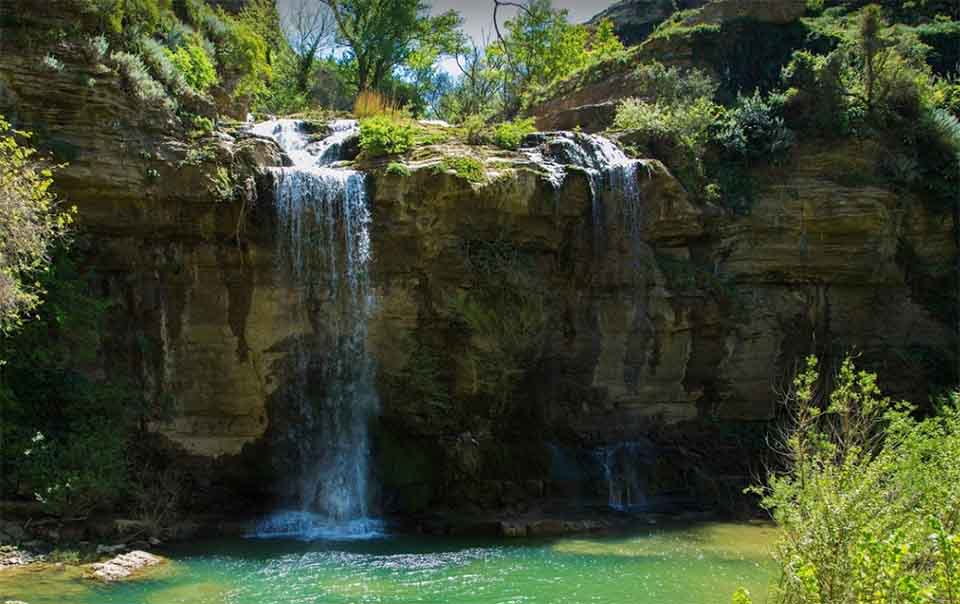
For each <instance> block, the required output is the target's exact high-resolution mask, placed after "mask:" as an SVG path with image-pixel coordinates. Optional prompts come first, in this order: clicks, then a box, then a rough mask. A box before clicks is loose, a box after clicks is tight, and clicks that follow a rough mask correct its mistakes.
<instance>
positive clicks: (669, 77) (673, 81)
mask: <svg viewBox="0 0 960 604" xmlns="http://www.w3.org/2000/svg"><path fill="white" fill-rule="evenodd" d="M633 80H634V81H635V82H636V83H637V84H638V95H639V96H641V97H651V98H652V97H655V98H656V99H657V100H658V101H660V102H662V103H682V102H683V101H685V100H687V99H700V98H704V99H712V98H713V97H714V96H716V94H717V90H718V88H719V85H718V84H717V81H716V80H715V79H714V78H713V77H712V76H710V75H709V74H708V73H707V72H705V71H703V70H701V69H683V68H681V67H678V66H676V65H673V66H670V67H667V66H666V65H664V64H663V63H659V62H656V61H654V62H653V63H647V64H644V65H640V66H639V67H637V68H636V69H634V71H633Z"/></svg>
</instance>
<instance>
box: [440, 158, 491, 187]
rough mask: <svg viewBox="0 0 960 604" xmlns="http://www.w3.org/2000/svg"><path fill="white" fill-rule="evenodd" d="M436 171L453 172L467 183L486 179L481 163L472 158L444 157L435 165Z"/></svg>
mask: <svg viewBox="0 0 960 604" xmlns="http://www.w3.org/2000/svg"><path fill="white" fill-rule="evenodd" d="M437 171H439V172H453V173H454V174H456V175H457V176H459V177H460V178H462V179H464V180H467V181H469V182H483V181H484V180H486V179H487V173H486V170H485V169H484V167H483V162H482V161H480V160H479V159H475V158H473V157H463V156H456V157H444V158H443V159H442V160H441V161H440V163H439V164H437Z"/></svg>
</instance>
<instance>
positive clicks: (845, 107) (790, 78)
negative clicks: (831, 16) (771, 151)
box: [782, 50, 857, 138]
mask: <svg viewBox="0 0 960 604" xmlns="http://www.w3.org/2000/svg"><path fill="white" fill-rule="evenodd" d="M845 70H846V67H845V66H844V64H843V57H842V54H840V53H832V54H830V55H828V56H817V55H815V54H813V53H811V52H808V51H806V50H800V51H797V52H795V53H794V54H793V57H792V59H791V60H790V62H789V63H788V64H787V66H786V67H785V68H784V69H783V73H782V80H783V84H784V86H786V87H787V88H788V90H789V92H788V99H787V107H786V108H785V110H786V118H787V119H788V121H789V124H790V125H791V126H793V127H795V128H798V129H804V130H812V131H814V132H816V133H817V134H818V135H821V136H825V137H831V138H832V137H839V136H845V135H847V134H849V133H850V131H851V129H852V128H853V127H854V126H855V125H856V122H857V118H856V113H855V112H852V111H851V107H850V104H851V101H850V100H849V99H850V97H849V96H848V95H847V91H846V88H845V86H844V84H843V77H844V72H845Z"/></svg>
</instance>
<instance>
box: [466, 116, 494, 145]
mask: <svg viewBox="0 0 960 604" xmlns="http://www.w3.org/2000/svg"><path fill="white" fill-rule="evenodd" d="M488 130H489V126H487V120H485V119H483V116H481V115H471V116H469V117H467V119H465V120H464V121H463V134H464V137H465V138H466V139H467V144H469V145H483V144H486V143H488V142H490V137H489V136H488V135H487V131H488Z"/></svg>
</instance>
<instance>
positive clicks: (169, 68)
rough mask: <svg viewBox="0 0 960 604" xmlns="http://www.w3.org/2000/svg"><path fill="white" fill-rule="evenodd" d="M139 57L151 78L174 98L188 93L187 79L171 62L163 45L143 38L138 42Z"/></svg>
mask: <svg viewBox="0 0 960 604" xmlns="http://www.w3.org/2000/svg"><path fill="white" fill-rule="evenodd" d="M140 56H141V58H142V59H143V62H144V64H145V65H146V66H147V67H148V68H149V69H150V73H151V74H153V77H155V78H156V79H157V80H159V81H160V82H161V83H162V84H163V85H164V86H165V87H166V88H167V90H169V91H170V93H171V94H173V95H174V97H182V96H183V95H184V94H186V93H187V92H188V91H189V89H190V84H189V82H187V78H186V77H185V76H184V74H183V72H181V71H180V69H178V67H177V65H176V64H174V62H173V61H172V60H171V58H170V51H169V49H168V48H167V47H165V46H164V45H163V44H161V43H160V42H157V41H156V40H154V39H153V38H144V39H143V40H141V41H140Z"/></svg>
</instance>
